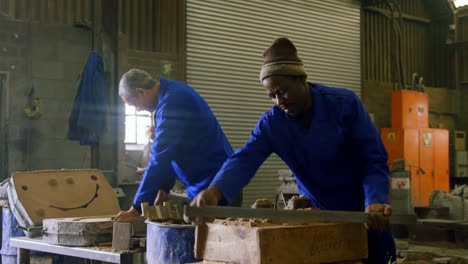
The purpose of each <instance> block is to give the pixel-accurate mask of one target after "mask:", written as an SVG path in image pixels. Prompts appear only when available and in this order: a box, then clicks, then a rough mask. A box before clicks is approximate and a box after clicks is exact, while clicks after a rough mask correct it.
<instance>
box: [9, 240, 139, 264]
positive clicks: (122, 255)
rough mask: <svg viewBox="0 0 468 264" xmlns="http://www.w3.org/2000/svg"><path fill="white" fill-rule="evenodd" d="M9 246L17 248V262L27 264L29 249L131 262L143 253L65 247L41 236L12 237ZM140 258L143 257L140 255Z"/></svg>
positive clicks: (109, 248) (135, 250) (112, 261)
mask: <svg viewBox="0 0 468 264" xmlns="http://www.w3.org/2000/svg"><path fill="white" fill-rule="evenodd" d="M10 246H12V247H16V248H18V262H17V263H20V264H28V263H29V258H30V251H31V250H33V251H39V252H46V253H53V254H58V255H63V256H70V257H79V258H85V259H92V260H99V261H105V262H110V263H125V264H127V263H129V264H131V263H133V257H134V255H137V254H145V251H144V249H142V248H139V249H134V250H131V251H122V252H113V251H112V248H111V247H66V246H58V245H52V244H48V243H45V242H44V241H43V240H42V237H39V238H28V237H12V238H10ZM140 259H143V256H141V258H140Z"/></svg>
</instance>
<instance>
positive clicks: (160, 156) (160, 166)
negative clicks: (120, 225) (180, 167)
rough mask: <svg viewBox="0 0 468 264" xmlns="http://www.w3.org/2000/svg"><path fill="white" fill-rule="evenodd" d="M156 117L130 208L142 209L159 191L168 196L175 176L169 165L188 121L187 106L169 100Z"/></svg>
mask: <svg viewBox="0 0 468 264" xmlns="http://www.w3.org/2000/svg"><path fill="white" fill-rule="evenodd" d="M160 104H161V105H159V106H158V110H157V111H156V113H155V123H156V129H155V138H154V140H153V145H152V147H151V152H150V160H149V163H148V166H147V168H146V171H145V173H144V174H143V178H142V181H141V183H140V186H139V188H138V190H137V192H136V195H135V198H134V199H133V207H135V208H136V209H137V210H140V209H141V203H142V202H148V203H150V204H153V203H154V200H155V198H156V195H157V193H158V191H159V190H160V189H163V190H165V191H166V192H169V190H170V189H171V188H172V187H173V186H174V183H175V175H174V171H173V168H172V165H171V162H172V161H173V160H174V157H175V155H176V154H177V149H178V146H179V144H180V142H181V141H182V139H183V137H184V134H185V133H186V130H187V128H188V127H189V124H190V120H191V113H192V111H191V109H190V105H191V104H190V102H189V101H187V100H183V99H182V98H174V96H172V97H168V98H166V100H164V101H162V102H160Z"/></svg>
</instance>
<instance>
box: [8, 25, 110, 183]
mask: <svg viewBox="0 0 468 264" xmlns="http://www.w3.org/2000/svg"><path fill="white" fill-rule="evenodd" d="M0 28H2V31H1V32H0V71H2V72H7V73H9V79H10V82H9V87H8V89H9V96H8V98H5V100H6V101H8V108H9V109H8V110H9V111H8V112H9V117H8V118H7V119H8V125H7V147H8V157H7V158H8V166H9V173H11V172H14V171H20V170H38V169H60V168H88V167H89V166H90V154H89V147H87V146H85V147H81V146H80V145H79V142H74V141H70V140H68V139H67V131H68V117H69V115H70V111H71V106H72V103H73V100H74V98H75V95H76V92H77V84H78V80H79V77H80V74H81V72H82V70H83V68H84V65H85V63H86V61H87V58H88V55H89V53H90V51H91V34H90V31H88V30H84V29H82V28H75V27H72V26H68V25H46V24H32V23H27V22H19V21H1V22H0ZM32 87H34V97H38V98H40V100H41V102H42V115H40V116H38V117H35V118H28V117H27V116H26V115H25V113H24V108H25V107H26V106H27V104H28V94H29V93H30V92H31V89H32ZM2 110H3V109H2ZM103 139H104V144H105V143H106V137H105V136H104V137H103ZM110 141H112V140H110ZM3 177H6V176H3Z"/></svg>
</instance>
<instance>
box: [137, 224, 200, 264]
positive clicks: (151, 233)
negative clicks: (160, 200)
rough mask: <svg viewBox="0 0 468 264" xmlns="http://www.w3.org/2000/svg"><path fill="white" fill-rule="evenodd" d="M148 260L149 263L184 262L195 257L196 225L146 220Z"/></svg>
mask: <svg viewBox="0 0 468 264" xmlns="http://www.w3.org/2000/svg"><path fill="white" fill-rule="evenodd" d="M146 223H147V228H146V235H147V237H146V260H147V261H148V264H164V263H168V264H169V263H170V264H183V263H191V262H197V261H201V260H200V259H196V258H195V254H194V245H195V226H193V225H176V224H167V225H165V224H161V223H155V222H150V221H146Z"/></svg>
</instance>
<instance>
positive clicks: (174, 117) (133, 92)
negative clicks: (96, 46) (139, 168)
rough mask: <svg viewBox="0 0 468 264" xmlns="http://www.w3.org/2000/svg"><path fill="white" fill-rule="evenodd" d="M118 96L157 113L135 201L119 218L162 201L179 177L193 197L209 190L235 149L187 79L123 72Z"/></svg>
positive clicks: (139, 71)
mask: <svg viewBox="0 0 468 264" xmlns="http://www.w3.org/2000/svg"><path fill="white" fill-rule="evenodd" d="M119 95H120V97H121V98H122V100H123V101H124V102H125V103H126V104H128V105H131V106H134V107H135V108H136V109H137V111H142V110H144V111H148V112H154V121H155V124H156V127H155V138H154V140H153V145H152V148H151V154H150V159H149V163H148V166H147V168H146V170H145V172H144V174H143V179H142V181H141V183H140V186H139V188H138V191H137V193H136V195H135V198H134V200H133V205H132V207H131V208H130V209H129V210H128V211H122V212H120V213H119V214H118V215H117V216H116V220H119V219H124V218H129V217H134V216H138V215H140V214H141V203H143V202H148V203H150V204H153V203H154V204H161V203H162V202H163V201H165V200H166V199H167V193H168V192H169V190H170V189H171V188H172V186H173V185H174V182H175V177H178V178H179V179H180V180H181V182H182V183H183V184H184V185H185V188H186V190H187V196H188V199H189V200H191V199H192V198H193V197H195V196H196V195H197V194H198V193H199V192H200V191H201V190H203V189H205V188H207V187H208V185H209V184H210V182H211V180H213V177H214V176H215V175H216V173H217V172H218V170H219V169H220V168H221V166H222V165H223V163H224V161H225V160H226V159H227V158H228V157H229V156H230V155H231V154H232V153H233V151H232V147H231V145H230V144H229V142H228V140H227V138H226V136H225V135H224V132H223V130H222V129H221V126H220V125H219V123H218V120H217V119H216V117H215V116H214V114H213V112H212V111H211V109H210V107H209V106H208V104H207V103H206V102H205V100H204V99H203V98H202V97H201V96H200V95H199V94H198V93H197V92H196V91H195V90H194V89H192V88H191V87H190V86H188V85H187V84H185V83H183V82H179V81H172V80H167V79H164V78H160V79H159V80H156V79H154V78H153V77H152V76H151V75H149V74H148V73H147V72H145V71H143V70H139V69H131V70H129V71H128V72H127V73H125V74H124V75H123V76H122V78H121V80H120V84H119ZM220 203H221V204H227V202H226V201H221V202H220Z"/></svg>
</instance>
